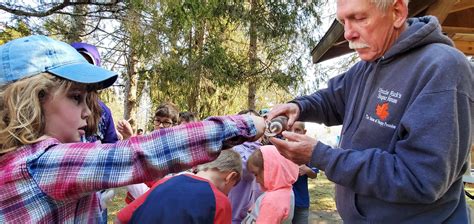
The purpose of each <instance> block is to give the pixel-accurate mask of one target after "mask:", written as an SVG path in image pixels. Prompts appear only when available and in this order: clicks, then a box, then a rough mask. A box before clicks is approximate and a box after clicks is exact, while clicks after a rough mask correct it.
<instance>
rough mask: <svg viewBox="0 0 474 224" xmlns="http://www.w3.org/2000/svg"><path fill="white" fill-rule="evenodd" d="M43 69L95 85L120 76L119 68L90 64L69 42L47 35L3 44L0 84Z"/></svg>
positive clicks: (103, 84)
mask: <svg viewBox="0 0 474 224" xmlns="http://www.w3.org/2000/svg"><path fill="white" fill-rule="evenodd" d="M43 72H48V73H51V74H53V75H56V76H58V77H61V78H64V79H67V80H70V81H74V82H78V83H83V84H97V85H94V88H95V89H103V88H106V87H109V86H111V85H112V84H113V83H114V82H115V80H117V77H118V75H117V74H116V73H115V72H112V71H109V70H106V69H103V68H100V67H97V66H95V65H92V64H89V62H87V60H86V59H85V58H84V57H83V56H82V55H81V54H80V53H79V52H78V51H76V49H74V48H73V47H72V46H70V45H69V44H67V43H64V42H61V41H57V40H53V39H51V38H49V37H46V36H41V35H33V36H27V37H23V38H18V39H15V40H12V41H9V42H8V43H6V44H4V45H1V46H0V86H1V85H5V84H9V83H12V82H15V81H17V80H20V79H23V78H27V77H31V76H34V75H38V74H40V73H43Z"/></svg>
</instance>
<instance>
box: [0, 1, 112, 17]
mask: <svg viewBox="0 0 474 224" xmlns="http://www.w3.org/2000/svg"><path fill="white" fill-rule="evenodd" d="M117 3H118V1H116V0H110V1H109V2H107V3H98V2H97V1H96V0H77V1H74V0H73V1H71V0H64V1H63V2H62V3H59V4H57V5H54V6H52V7H51V8H49V9H47V10H45V11H37V10H35V9H33V8H26V7H21V6H16V7H15V5H10V4H8V3H7V4H0V10H3V11H5V12H9V13H11V14H14V15H18V16H33V17H46V16H49V15H52V14H53V13H59V12H60V10H62V9H64V8H66V7H68V6H75V5H96V6H116V5H117ZM22 8H24V9H22Z"/></svg>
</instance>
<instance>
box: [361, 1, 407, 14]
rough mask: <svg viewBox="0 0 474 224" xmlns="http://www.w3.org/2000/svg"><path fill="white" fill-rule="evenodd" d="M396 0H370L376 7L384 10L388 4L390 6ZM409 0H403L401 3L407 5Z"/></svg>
mask: <svg viewBox="0 0 474 224" xmlns="http://www.w3.org/2000/svg"><path fill="white" fill-rule="evenodd" d="M395 1H397V0H370V2H372V3H373V4H375V6H377V8H379V9H380V10H382V11H384V12H385V11H386V10H387V9H388V7H389V6H391V5H392V4H393V3H394V2H395ZM408 2H409V0H403V3H404V4H405V5H406V6H407V7H408Z"/></svg>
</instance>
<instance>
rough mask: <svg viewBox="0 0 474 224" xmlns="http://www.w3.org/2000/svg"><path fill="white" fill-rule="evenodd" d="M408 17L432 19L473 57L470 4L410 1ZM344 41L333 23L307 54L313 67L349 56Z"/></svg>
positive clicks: (473, 9) (473, 3)
mask: <svg viewBox="0 0 474 224" xmlns="http://www.w3.org/2000/svg"><path fill="white" fill-rule="evenodd" d="M408 8H409V17H416V16H423V15H434V16H436V17H437V18H438V20H439V21H440V23H441V25H442V28H443V32H444V33H446V35H448V36H449V37H450V38H451V39H452V40H453V41H454V44H455V46H456V48H458V49H459V50H460V51H462V52H463V53H464V54H466V55H474V0H411V1H410V3H409V5H408ZM352 51H353V50H351V49H349V46H348V43H347V41H346V40H345V39H344V27H343V26H342V25H341V24H340V23H339V22H337V20H334V21H333V22H332V24H331V27H329V30H328V31H327V32H326V33H325V34H324V36H323V38H322V39H321V40H320V41H319V43H318V44H317V45H316V47H315V48H314V49H313V50H312V51H311V54H312V56H313V63H315V64H316V63H319V62H322V61H325V60H328V59H331V58H335V57H338V56H341V55H343V54H347V53H349V52H352Z"/></svg>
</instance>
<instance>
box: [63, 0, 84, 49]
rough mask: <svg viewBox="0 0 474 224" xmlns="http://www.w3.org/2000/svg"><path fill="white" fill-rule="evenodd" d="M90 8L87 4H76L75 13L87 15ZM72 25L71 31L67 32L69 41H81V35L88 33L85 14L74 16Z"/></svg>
mask: <svg viewBox="0 0 474 224" xmlns="http://www.w3.org/2000/svg"><path fill="white" fill-rule="evenodd" d="M88 10H89V8H88V7H87V5H76V6H74V14H78V15H85V14H87V11H88ZM72 19H73V22H72V27H71V29H70V32H69V33H67V34H66V39H67V41H68V43H72V42H81V41H82V38H81V35H83V34H85V33H86V22H87V18H86V17H85V16H74V17H72Z"/></svg>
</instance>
